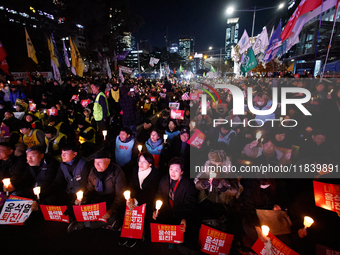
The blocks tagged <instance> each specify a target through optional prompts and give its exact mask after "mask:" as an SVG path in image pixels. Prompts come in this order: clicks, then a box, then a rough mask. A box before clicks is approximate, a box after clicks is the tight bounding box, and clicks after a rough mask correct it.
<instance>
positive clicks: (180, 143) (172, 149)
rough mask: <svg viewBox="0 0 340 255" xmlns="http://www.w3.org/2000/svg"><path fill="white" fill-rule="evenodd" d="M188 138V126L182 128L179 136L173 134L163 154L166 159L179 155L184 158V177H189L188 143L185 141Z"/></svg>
mask: <svg viewBox="0 0 340 255" xmlns="http://www.w3.org/2000/svg"><path fill="white" fill-rule="evenodd" d="M189 138H190V130H189V128H182V129H181V131H180V135H179V136H175V137H174V138H173V139H172V140H171V142H170V144H169V147H168V149H167V151H166V153H165V152H164V154H166V156H167V159H172V158H174V157H180V158H182V159H184V168H183V171H184V175H185V177H187V178H189V177H190V172H189V170H190V145H189V144H188V143H187V142H188V140H189Z"/></svg>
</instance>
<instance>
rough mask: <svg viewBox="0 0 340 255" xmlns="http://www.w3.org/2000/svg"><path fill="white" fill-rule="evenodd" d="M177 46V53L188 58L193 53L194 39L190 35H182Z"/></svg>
mask: <svg viewBox="0 0 340 255" xmlns="http://www.w3.org/2000/svg"><path fill="white" fill-rule="evenodd" d="M178 46H179V49H178V53H179V55H180V56H181V57H182V58H184V59H188V57H189V56H190V55H193V53H194V47H195V41H194V39H193V38H192V37H182V38H180V39H179V44H178Z"/></svg>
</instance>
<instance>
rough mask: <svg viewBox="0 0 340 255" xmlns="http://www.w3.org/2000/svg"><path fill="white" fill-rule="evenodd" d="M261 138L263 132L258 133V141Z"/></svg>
mask: <svg viewBox="0 0 340 255" xmlns="http://www.w3.org/2000/svg"><path fill="white" fill-rule="evenodd" d="M261 136H262V133H261V131H259V132H257V133H256V140H257V141H258V140H259V139H260V138H261Z"/></svg>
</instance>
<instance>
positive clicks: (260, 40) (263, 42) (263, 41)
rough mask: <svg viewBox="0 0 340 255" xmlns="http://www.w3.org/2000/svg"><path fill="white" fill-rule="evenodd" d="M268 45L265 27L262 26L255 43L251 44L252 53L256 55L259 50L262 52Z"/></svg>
mask: <svg viewBox="0 0 340 255" xmlns="http://www.w3.org/2000/svg"><path fill="white" fill-rule="evenodd" d="M268 45H269V42H268V33H267V28H266V27H264V28H263V30H262V32H261V34H260V35H259V36H258V37H257V38H256V40H255V43H254V45H253V51H254V54H255V55H257V54H259V53H260V52H263V53H264V51H265V49H266V48H267V46H268Z"/></svg>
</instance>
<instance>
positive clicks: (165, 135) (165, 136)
mask: <svg viewBox="0 0 340 255" xmlns="http://www.w3.org/2000/svg"><path fill="white" fill-rule="evenodd" d="M163 139H164V142H165V143H166V140H167V139H168V135H167V134H164V135H163Z"/></svg>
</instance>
